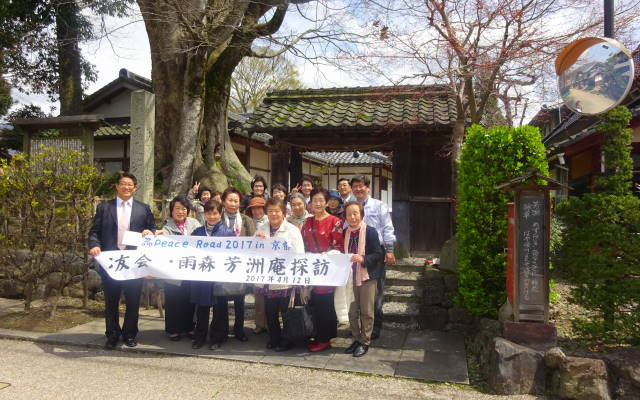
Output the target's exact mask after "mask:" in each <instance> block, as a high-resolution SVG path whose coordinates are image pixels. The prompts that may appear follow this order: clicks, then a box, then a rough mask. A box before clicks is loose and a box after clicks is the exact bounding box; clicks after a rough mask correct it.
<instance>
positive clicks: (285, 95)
mask: <svg viewBox="0 0 640 400" xmlns="http://www.w3.org/2000/svg"><path fill="white" fill-rule="evenodd" d="M455 121H456V104H455V99H454V97H453V96H452V95H451V92H450V91H449V90H448V88H447V87H446V86H442V85H430V86H390V87H356V88H331V89H303V90H290V91H278V92H272V93H269V94H268V95H267V97H266V98H265V99H264V100H263V103H262V104H261V105H260V106H258V108H257V109H256V110H255V111H254V113H253V115H252V116H251V117H250V118H249V121H248V122H247V123H246V124H245V125H244V127H245V129H246V130H247V132H248V133H249V134H252V133H258V132H259V133H266V134H269V135H272V136H273V147H272V149H273V151H272V157H271V178H272V180H273V181H281V182H287V180H288V179H289V176H290V178H291V182H295V181H296V180H297V178H299V176H300V175H301V173H302V158H301V157H300V152H304V151H307V153H305V155H306V156H307V157H309V156H310V157H313V156H314V155H317V156H325V157H326V156H327V155H328V154H345V153H314V151H324V152H328V151H342V152H345V151H347V152H352V153H353V152H354V151H355V150H358V151H359V152H361V154H366V155H367V157H369V156H370V155H373V156H372V157H376V156H375V155H376V154H380V153H375V152H373V150H383V151H392V152H393V156H392V159H393V179H392V185H393V220H394V226H395V229H396V238H397V243H398V245H399V246H398V247H400V248H402V249H404V250H409V251H410V252H411V253H412V254H421V253H422V254H424V253H431V254H433V253H437V252H439V251H440V249H441V247H442V245H443V243H444V242H445V241H446V240H447V239H448V238H449V237H450V236H451V234H452V232H453V199H452V197H451V188H452V185H451V182H452V181H451V179H452V174H451V163H450V161H449V160H448V159H446V158H443V157H441V156H440V155H439V153H441V152H440V150H441V149H442V148H443V147H444V146H445V145H446V144H447V143H449V142H450V135H451V130H452V128H453V125H454V123H455ZM336 157H338V156H337V155H336ZM408 221H411V223H410V224H409V223H408Z"/></svg>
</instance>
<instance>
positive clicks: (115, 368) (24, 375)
mask: <svg viewBox="0 0 640 400" xmlns="http://www.w3.org/2000/svg"><path fill="white" fill-rule="evenodd" d="M0 360H2V367H1V368H0V400H5V399H7V400H22V399H25V400H32V399H51V398H55V399H58V400H66V399H110V398H114V399H115V398H117V399H119V400H128V399H135V400H139V399H172V400H173V399H194V400H195V399H209V400H212V399H224V400H232V399H242V400H245V399H265V400H272V399H304V400H315V399H318V400H327V399H331V400H360V399H362V400H377V399H384V400H408V399H429V400H450V399H455V400H488V399H500V400H506V399H510V400H511V399H513V400H516V399H521V400H534V399H536V397H535V396H529V395H518V396H496V395H489V394H484V393H480V392H478V391H475V390H473V389H472V388H469V387H466V386H462V385H451V384H440V383H430V382H426V383H425V382H422V381H417V380H413V379H395V378H394V379H389V378H387V377H382V376H377V375H363V374H351V373H344V372H339V371H330V370H318V369H310V368H296V367H289V366H277V365H271V364H265V363H246V362H238V361H230V360H222V359H213V358H206V357H181V356H172V355H164V354H158V353H148V352H131V351H106V350H102V349H99V348H91V347H86V346H68V345H51V344H46V343H35V342H28V341H20V340H6V339H0ZM3 386H5V387H3Z"/></svg>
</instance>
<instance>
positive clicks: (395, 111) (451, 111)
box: [246, 85, 456, 132]
mask: <svg viewBox="0 0 640 400" xmlns="http://www.w3.org/2000/svg"><path fill="white" fill-rule="evenodd" d="M455 119H456V108H455V102H454V100H453V98H452V96H451V94H450V92H449V91H448V90H447V88H446V87H444V86H437V85H433V86H389V87H369V88H358V87H357V88H332V89H303V90H287V91H279V92H272V93H269V94H268V95H267V97H266V98H265V99H264V101H263V103H262V104H261V105H260V106H258V108H257V109H256V110H255V112H254V113H253V115H252V116H251V118H250V119H249V121H248V123H247V125H246V128H247V129H248V130H249V131H251V132H255V131H262V132H270V131H274V130H287V129H300V128H323V127H336V128H358V127H373V128H382V127H392V126H400V125H409V126H410V125H451V124H453V122H454V121H455Z"/></svg>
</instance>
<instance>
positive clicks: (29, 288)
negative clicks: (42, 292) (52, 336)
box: [24, 282, 35, 313]
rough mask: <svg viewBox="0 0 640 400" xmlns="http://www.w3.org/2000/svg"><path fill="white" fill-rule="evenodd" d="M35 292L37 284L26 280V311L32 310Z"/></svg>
mask: <svg viewBox="0 0 640 400" xmlns="http://www.w3.org/2000/svg"><path fill="white" fill-rule="evenodd" d="M34 292H35V284H34V283H33V282H26V283H25V285H24V311H25V312H27V313H28V312H31V302H33V294H34Z"/></svg>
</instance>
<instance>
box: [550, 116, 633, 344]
mask: <svg viewBox="0 0 640 400" xmlns="http://www.w3.org/2000/svg"><path fill="white" fill-rule="evenodd" d="M630 117H631V115H630V113H629V112H628V110H626V108H624V107H616V108H614V109H613V110H611V111H610V112H609V113H608V114H607V116H606V119H605V121H604V122H603V123H602V124H601V125H600V126H599V127H598V130H599V131H601V132H603V133H604V136H605V144H604V146H603V148H602V149H603V152H604V155H605V160H606V166H607V171H608V172H609V173H608V174H606V175H605V176H602V177H599V178H598V179H597V180H596V188H597V189H598V190H600V193H590V194H585V195H583V196H582V197H572V198H570V199H568V200H566V201H564V202H562V203H561V204H559V205H558V207H557V216H558V218H560V220H561V221H562V223H563V225H564V229H563V244H562V250H561V251H560V252H559V254H558V259H557V261H556V265H557V268H558V270H559V271H560V272H561V273H562V275H563V276H565V277H566V278H567V279H568V280H569V281H570V282H572V283H574V284H575V285H576V286H575V287H574V288H573V289H572V290H571V297H570V299H569V301H570V302H572V303H575V304H579V305H581V306H582V307H584V308H586V309H587V310H589V311H591V312H590V313H589V315H588V316H587V317H583V318H576V320H575V321H574V328H575V329H576V331H577V332H578V333H579V334H581V335H583V336H584V337H587V338H589V339H592V340H596V341H600V342H614V343H615V342H620V341H637V340H638V339H639V338H640V310H639V309H638V305H639V304H640V199H638V198H636V197H635V196H633V195H632V194H631V191H630V184H629V182H630V180H631V156H630V151H629V149H630V143H631V135H630V133H629V129H628V128H627V127H628V124H629V120H630Z"/></svg>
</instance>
